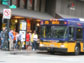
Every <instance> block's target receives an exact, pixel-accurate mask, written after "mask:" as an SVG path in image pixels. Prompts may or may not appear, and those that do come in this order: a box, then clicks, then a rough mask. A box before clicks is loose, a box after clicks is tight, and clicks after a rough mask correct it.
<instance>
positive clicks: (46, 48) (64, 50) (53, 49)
mask: <svg viewBox="0 0 84 63" xmlns="http://www.w3.org/2000/svg"><path fill="white" fill-rule="evenodd" d="M39 50H48V51H49V50H51V51H55V52H67V48H54V47H53V48H51V47H39Z"/></svg>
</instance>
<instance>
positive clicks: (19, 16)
mask: <svg viewBox="0 0 84 63" xmlns="http://www.w3.org/2000/svg"><path fill="white" fill-rule="evenodd" d="M0 8H1V9H0V13H1V14H2V12H3V9H5V6H0ZM43 19H54V18H53V17H52V16H50V15H49V14H47V13H40V12H36V11H28V10H25V9H20V8H17V9H12V17H11V19H10V26H9V27H10V29H13V30H14V29H16V32H20V31H22V32H20V33H24V35H25V33H26V32H30V31H32V32H33V31H34V30H35V31H37V33H38V35H39V33H40V20H43ZM22 21H24V22H25V23H26V30H21V22H22ZM4 22H5V24H4V23H3V24H2V25H3V26H6V25H7V21H4ZM25 23H24V24H25ZM22 27H23V26H22ZM23 28H24V27H23ZM23 31H25V32H23ZM25 36H26V35H25ZM23 39H25V40H26V38H24V37H23ZM23 42H24V41H23ZM25 44H26V43H25V42H24V45H25Z"/></svg>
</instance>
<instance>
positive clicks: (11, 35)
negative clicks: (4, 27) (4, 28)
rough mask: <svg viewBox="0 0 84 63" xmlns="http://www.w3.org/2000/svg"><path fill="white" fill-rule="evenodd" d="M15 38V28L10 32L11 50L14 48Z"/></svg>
mask: <svg viewBox="0 0 84 63" xmlns="http://www.w3.org/2000/svg"><path fill="white" fill-rule="evenodd" d="M13 40H14V36H13V30H10V32H9V44H10V45H9V46H10V50H12V49H13V48H14V46H13Z"/></svg>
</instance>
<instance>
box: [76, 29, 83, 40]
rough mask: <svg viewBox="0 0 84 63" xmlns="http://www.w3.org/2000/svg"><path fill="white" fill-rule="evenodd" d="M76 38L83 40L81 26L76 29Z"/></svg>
mask: <svg viewBox="0 0 84 63" xmlns="http://www.w3.org/2000/svg"><path fill="white" fill-rule="evenodd" d="M76 40H83V29H82V28H77V29H76Z"/></svg>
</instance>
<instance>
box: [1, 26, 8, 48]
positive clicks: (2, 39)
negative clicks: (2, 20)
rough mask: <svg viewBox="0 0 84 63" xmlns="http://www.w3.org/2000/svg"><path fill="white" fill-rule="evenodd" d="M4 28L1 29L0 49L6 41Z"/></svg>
mask: <svg viewBox="0 0 84 63" xmlns="http://www.w3.org/2000/svg"><path fill="white" fill-rule="evenodd" d="M6 32H7V31H6V28H5V27H3V28H2V31H1V49H2V48H3V45H4V42H5V39H6V36H5V35H6Z"/></svg>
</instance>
